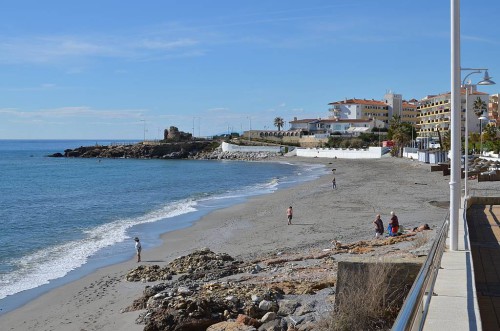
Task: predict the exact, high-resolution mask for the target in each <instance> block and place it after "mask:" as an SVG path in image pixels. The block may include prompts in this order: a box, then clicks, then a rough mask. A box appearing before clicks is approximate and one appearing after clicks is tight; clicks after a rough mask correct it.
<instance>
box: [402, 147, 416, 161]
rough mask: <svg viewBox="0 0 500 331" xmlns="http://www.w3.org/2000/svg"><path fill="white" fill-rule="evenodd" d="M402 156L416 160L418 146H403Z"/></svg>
mask: <svg viewBox="0 0 500 331" xmlns="http://www.w3.org/2000/svg"><path fill="white" fill-rule="evenodd" d="M403 157H406V158H409V159H413V160H418V148H413V147H405V148H403Z"/></svg>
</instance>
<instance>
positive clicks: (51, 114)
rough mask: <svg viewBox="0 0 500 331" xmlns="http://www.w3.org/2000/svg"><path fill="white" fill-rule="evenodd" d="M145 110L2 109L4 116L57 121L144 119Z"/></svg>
mask: <svg viewBox="0 0 500 331" xmlns="http://www.w3.org/2000/svg"><path fill="white" fill-rule="evenodd" d="M144 112H145V110H134V109H131V110H129V109H121V110H98V109H92V108H90V107H61V108H54V109H42V110H37V111H22V110H18V109H13V108H4V109H0V116H1V115H2V114H5V115H9V116H13V117H18V118H33V119H56V118H94V119H110V118H112V119H137V120H140V119H141V118H143V117H144Z"/></svg>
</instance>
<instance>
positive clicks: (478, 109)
mask: <svg viewBox="0 0 500 331" xmlns="http://www.w3.org/2000/svg"><path fill="white" fill-rule="evenodd" d="M472 108H473V109H474V113H475V114H476V116H477V117H479V116H481V115H482V114H483V112H484V110H485V109H486V102H484V101H483V100H481V98H480V97H477V98H476V100H474V105H473V107H472Z"/></svg>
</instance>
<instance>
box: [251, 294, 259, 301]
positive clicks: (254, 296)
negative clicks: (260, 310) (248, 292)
mask: <svg viewBox="0 0 500 331" xmlns="http://www.w3.org/2000/svg"><path fill="white" fill-rule="evenodd" d="M252 301H253V302H256V303H257V302H259V301H260V297H259V296H258V295H256V294H252Z"/></svg>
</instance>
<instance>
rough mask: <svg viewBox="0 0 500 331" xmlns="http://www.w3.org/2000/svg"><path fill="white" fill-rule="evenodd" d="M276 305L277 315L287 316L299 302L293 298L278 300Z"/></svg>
mask: <svg viewBox="0 0 500 331" xmlns="http://www.w3.org/2000/svg"><path fill="white" fill-rule="evenodd" d="M278 306H279V309H278V315H280V316H287V315H292V314H293V313H294V312H295V309H296V308H297V307H298V306H300V303H299V302H297V301H295V300H280V301H279V302H278Z"/></svg>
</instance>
